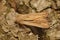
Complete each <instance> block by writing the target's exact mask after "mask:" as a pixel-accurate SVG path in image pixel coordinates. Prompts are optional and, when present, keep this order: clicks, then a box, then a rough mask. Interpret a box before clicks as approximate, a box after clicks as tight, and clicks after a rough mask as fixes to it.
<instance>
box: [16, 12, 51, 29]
mask: <svg viewBox="0 0 60 40" xmlns="http://www.w3.org/2000/svg"><path fill="white" fill-rule="evenodd" d="M47 17H48V13H47V12H41V13H29V14H18V15H17V16H16V22H18V23H20V24H23V25H30V26H33V27H39V28H49V27H50V26H49V22H48V18H47Z"/></svg>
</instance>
